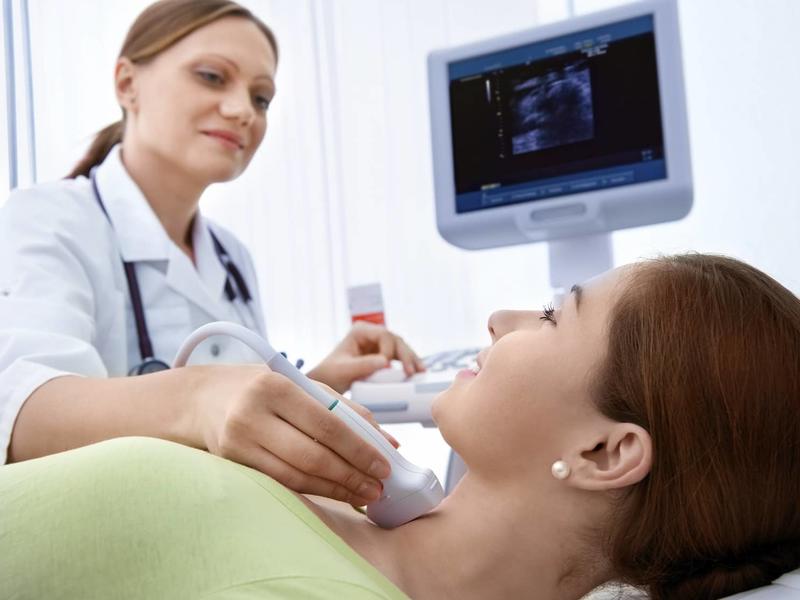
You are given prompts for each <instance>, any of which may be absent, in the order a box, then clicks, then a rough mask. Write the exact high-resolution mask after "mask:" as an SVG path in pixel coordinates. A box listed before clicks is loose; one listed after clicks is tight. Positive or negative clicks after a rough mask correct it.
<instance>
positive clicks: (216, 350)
mask: <svg viewBox="0 0 800 600" xmlns="http://www.w3.org/2000/svg"><path fill="white" fill-rule="evenodd" d="M220 352H222V350H221V349H220V347H219V344H211V356H214V357H216V356H219V353H220Z"/></svg>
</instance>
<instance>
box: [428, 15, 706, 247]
mask: <svg viewBox="0 0 800 600" xmlns="http://www.w3.org/2000/svg"><path fill="white" fill-rule="evenodd" d="M646 15H652V16H653V24H654V35H655V40H656V61H657V63H656V64H657V69H658V83H659V97H660V103H661V115H662V129H663V137H664V157H665V160H666V166H667V177H666V178H665V179H659V180H654V181H649V182H642V183H635V184H630V185H624V186H619V187H613V188H607V189H602V190H596V191H588V192H582V193H579V194H571V195H565V196H559V197H554V198H546V199H541V200H536V201H532V202H527V203H521V204H512V205H506V206H496V207H491V208H486V209H480V210H475V211H470V212H466V213H457V212H456V193H455V181H454V176H453V150H452V148H453V145H452V133H451V121H450V98H449V85H450V79H449V74H448V64H449V63H451V62H455V61H460V60H464V59H468V58H473V57H476V56H481V55H484V54H488V53H491V52H497V51H501V50H503V49H506V48H513V47H516V46H521V45H526V44H534V43H537V42H542V41H546V40H548V39H552V38H558V37H560V36H563V35H568V34H571V33H575V32H579V31H583V30H587V29H593V28H596V27H602V26H604V25H609V24H612V23H616V22H619V21H624V20H628V19H633V18H636V17H641V16H646ZM428 83H429V95H430V98H429V99H430V110H431V139H432V154H433V175H434V188H435V200H436V222H437V227H438V229H439V233H440V235H441V236H442V237H443V238H444V239H445V240H447V241H448V242H450V243H452V244H454V245H456V246H459V247H461V248H466V249H483V248H492V247H497V246H506V245H512V244H521V243H529V242H538V241H546V240H550V239H560V238H566V237H575V236H581V235H588V234H597V233H603V232H610V231H614V230H617V229H624V228H628V227H639V226H642V225H650V224H654V223H663V222H666V221H673V220H677V219H681V218H683V217H684V216H686V215H687V214H688V213H689V211H690V209H691V207H692V195H693V194H692V174H691V158H690V154H689V133H688V125H687V114H686V100H685V89H684V79H683V68H682V59H681V44H680V29H679V25H678V13H677V6H676V2H675V0H642V1H639V2H634V3H632V4H630V5H625V6H622V7H618V8H613V9H609V10H605V11H602V12H597V13H592V14H589V15H585V16H580V17H574V18H572V19H568V20H565V21H561V22H557V23H552V24H547V25H541V26H538V27H535V28H532V29H526V30H524V31H519V32H515V33H511V34H506V35H502V36H498V37H495V38H492V39H488V40H483V41H480V42H475V43H471V44H466V45H463V46H459V47H455V48H448V49H444V50H436V51H433V52H431V53H430V54H429V56H428Z"/></svg>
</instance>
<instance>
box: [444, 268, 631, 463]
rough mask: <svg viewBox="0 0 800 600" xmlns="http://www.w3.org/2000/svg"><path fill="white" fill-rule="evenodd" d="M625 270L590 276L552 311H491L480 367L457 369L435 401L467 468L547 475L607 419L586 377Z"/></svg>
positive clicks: (600, 349)
mask: <svg viewBox="0 0 800 600" xmlns="http://www.w3.org/2000/svg"><path fill="white" fill-rule="evenodd" d="M628 274H629V268H623V269H617V270H614V271H610V272H609V273H606V274H604V275H603V276H601V277H598V278H595V279H593V280H591V281H590V282H588V283H587V284H585V285H584V286H583V289H582V291H577V292H576V291H573V292H572V293H570V294H569V295H568V296H566V297H565V298H564V299H563V301H562V303H561V305H560V306H556V307H555V311H554V312H553V313H552V314H551V315H550V314H546V313H545V311H544V310H531V311H498V312H496V313H494V314H492V315H491V317H490V318H489V333H490V335H491V338H492V345H491V347H489V348H487V349H485V350H484V351H483V352H481V354H480V355H479V358H478V362H479V364H480V365H481V370H480V372H479V373H478V374H477V375H476V376H473V375H471V374H466V373H461V374H460V376H459V377H458V378H457V379H456V381H455V382H454V383H453V385H452V386H451V387H450V388H448V389H447V390H446V391H445V392H443V393H442V394H440V395H439V396H438V397H437V398H436V401H435V402H434V406H433V415H434V418H435V420H436V422H437V423H438V425H439V428H440V430H441V431H442V434H443V435H444V437H445V439H446V440H447V441H448V443H450V444H451V446H452V447H453V448H454V449H455V450H456V451H457V452H458V453H459V454H460V455H461V456H462V457H463V458H464V460H465V462H466V463H467V465H468V466H469V468H470V469H471V470H474V471H476V472H477V471H478V470H480V471H482V472H483V473H485V474H486V475H487V476H489V477H503V476H505V475H512V476H515V477H518V476H519V475H522V474H523V473H524V472H530V473H531V474H532V475H536V476H542V475H543V474H544V475H546V476H549V471H550V465H551V464H552V463H553V462H554V461H555V460H558V459H560V458H561V456H562V453H564V452H566V450H567V449H568V448H569V447H570V445H571V442H572V443H573V444H574V442H575V441H576V436H580V435H585V434H586V431H587V428H588V427H591V426H593V425H594V424H596V423H597V421H598V419H605V417H603V416H602V415H600V414H599V412H598V411H597V410H596V408H595V407H594V405H593V404H592V402H591V400H590V396H589V389H590V381H591V377H592V372H593V370H594V368H595V367H597V366H599V364H600V361H602V360H603V359H604V356H605V353H606V341H607V321H608V316H609V313H610V311H611V309H612V308H613V306H614V303H615V302H616V298H617V297H618V296H619V294H620V293H621V292H622V291H624V287H625V282H626V280H627V278H628V276H629V275H628Z"/></svg>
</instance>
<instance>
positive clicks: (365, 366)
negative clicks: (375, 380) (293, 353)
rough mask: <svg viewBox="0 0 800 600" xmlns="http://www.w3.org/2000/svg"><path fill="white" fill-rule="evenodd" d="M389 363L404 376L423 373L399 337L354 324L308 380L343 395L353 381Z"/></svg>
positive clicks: (372, 325)
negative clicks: (399, 366)
mask: <svg viewBox="0 0 800 600" xmlns="http://www.w3.org/2000/svg"><path fill="white" fill-rule="evenodd" d="M392 359H397V360H399V361H401V362H402V363H403V370H404V371H405V373H406V375H413V374H414V373H420V372H422V371H424V370H425V365H424V364H423V363H422V361H421V360H420V358H419V357H418V356H417V355H416V353H415V352H414V351H413V350H412V349H411V347H410V346H409V345H408V344H407V343H406V342H405V341H404V340H403V338H401V337H400V336H399V335H396V334H394V333H392V332H391V331H389V330H388V329H386V327H384V326H383V325H376V324H375V323H367V322H365V321H358V322H356V323H355V324H354V325H353V328H352V329H351V330H350V333H348V334H347V336H345V338H344V339H343V340H342V341H341V342H339V344H338V345H337V346H336V347H335V348H334V349H333V351H332V352H331V353H330V354H328V356H326V357H325V358H324V359H323V361H322V362H321V363H319V364H318V365H317V366H316V367H314V368H313V369H312V370H311V371H309V373H308V376H309V377H310V378H311V379H314V380H316V381H319V382H322V383H324V384H326V385H329V386H330V387H332V388H333V389H334V390H336V391H337V392H339V393H344V392H346V391H347V390H349V389H350V386H351V385H352V384H353V382H354V381H356V380H358V379H364V378H366V377H369V376H370V375H372V374H373V373H374V372H375V371H377V370H378V369H383V368H386V367H388V366H389V361H390V360H392Z"/></svg>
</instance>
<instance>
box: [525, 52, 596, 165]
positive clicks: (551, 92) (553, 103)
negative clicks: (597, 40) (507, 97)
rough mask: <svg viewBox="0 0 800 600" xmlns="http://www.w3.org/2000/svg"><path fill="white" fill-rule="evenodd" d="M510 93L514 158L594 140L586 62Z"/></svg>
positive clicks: (534, 79)
mask: <svg viewBox="0 0 800 600" xmlns="http://www.w3.org/2000/svg"><path fill="white" fill-rule="evenodd" d="M512 89H513V94H512V97H511V112H512V115H513V121H512V123H513V125H512V126H513V130H512V132H511V148H512V152H513V154H524V153H526V152H534V151H536V150H543V149H545V148H552V147H555V146H563V145H565V144H572V143H575V142H582V141H585V140H589V139H591V138H592V137H593V136H594V112H593V110H592V82H591V78H590V76H589V67H588V66H587V65H586V63H585V62H583V61H581V62H579V63H572V64H568V65H565V66H563V67H560V68H557V69H552V70H549V71H548V72H547V73H544V74H542V75H536V76H534V77H530V78H527V79H525V80H521V81H519V82H516V83H515V84H514V85H513V87H512Z"/></svg>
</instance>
